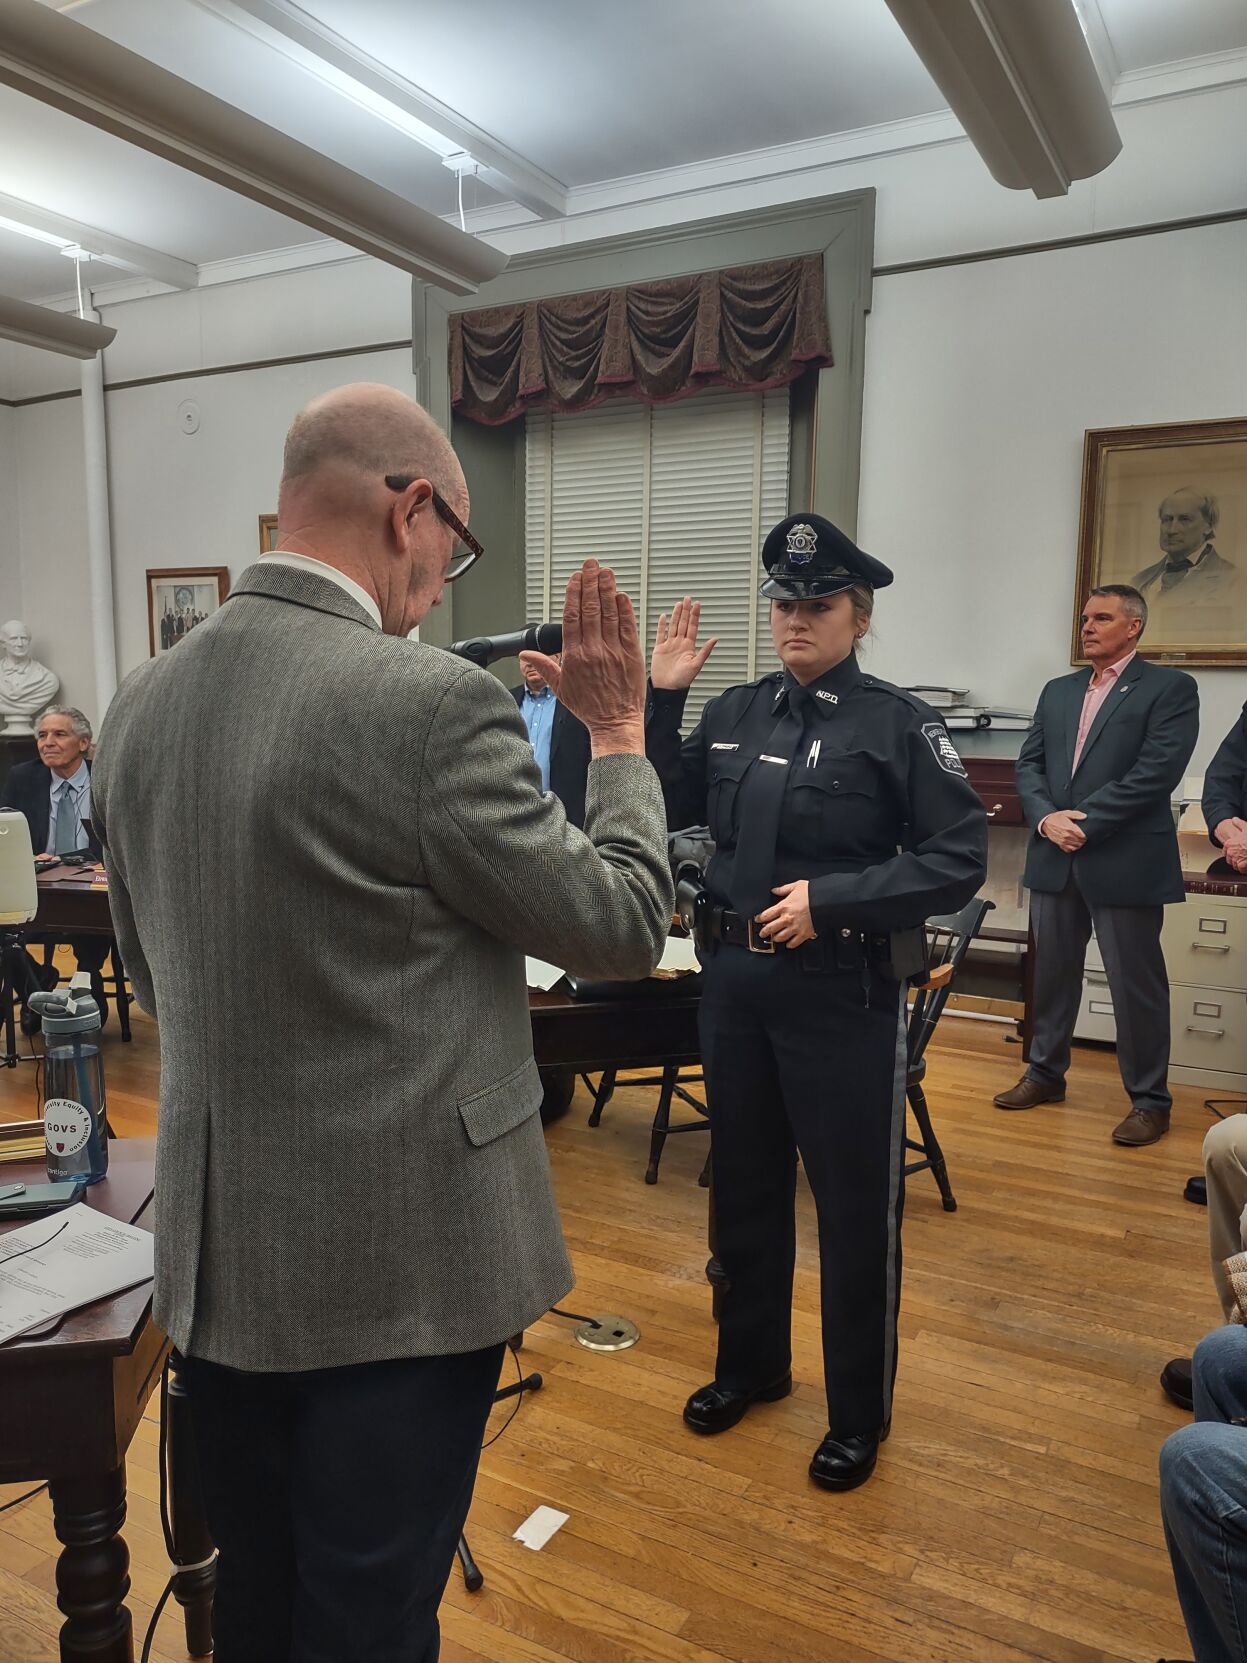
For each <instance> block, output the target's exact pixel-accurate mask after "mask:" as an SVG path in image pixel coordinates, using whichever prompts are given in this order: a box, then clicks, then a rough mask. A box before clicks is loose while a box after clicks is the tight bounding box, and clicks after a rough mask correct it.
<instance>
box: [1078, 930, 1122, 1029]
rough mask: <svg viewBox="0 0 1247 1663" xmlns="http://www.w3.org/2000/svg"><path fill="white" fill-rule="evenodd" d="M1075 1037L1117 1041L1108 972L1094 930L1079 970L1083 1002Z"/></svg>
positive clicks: (1079, 1009)
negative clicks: (1080, 971)
mask: <svg viewBox="0 0 1247 1663" xmlns="http://www.w3.org/2000/svg"><path fill="white" fill-rule="evenodd" d="M1074 1038H1075V1039H1100V1040H1107V1041H1108V1042H1109V1044H1110V1045H1114V1044H1116V1042H1117V1024H1116V1022H1115V1021H1114V1019H1113V999H1112V995H1111V994H1110V993H1109V990H1108V973H1107V971H1106V970H1105V968H1104V958H1103V955H1102V954H1101V952H1100V944H1099V942H1098V941H1097V940H1096V938H1095V932H1094V931H1092V934H1091V940H1090V941H1089V942H1088V943H1087V958H1086V963H1085V964H1084V966H1083V973H1082V1001H1081V1003H1080V1004H1079V1007H1078V1017H1077V1019H1076V1021H1075V1023H1074Z"/></svg>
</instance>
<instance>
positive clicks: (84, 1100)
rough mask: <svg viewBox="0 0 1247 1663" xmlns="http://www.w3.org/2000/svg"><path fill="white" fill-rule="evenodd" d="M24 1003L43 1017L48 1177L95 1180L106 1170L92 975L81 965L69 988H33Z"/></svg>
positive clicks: (104, 1118)
mask: <svg viewBox="0 0 1247 1663" xmlns="http://www.w3.org/2000/svg"><path fill="white" fill-rule="evenodd" d="M27 1003H28V1004H29V1006H30V1008H31V1010H33V1011H36V1012H37V1013H38V1014H39V1016H40V1017H41V1018H42V1019H43V1068H44V1104H43V1131H44V1137H45V1139H46V1141H47V1162H48V1177H49V1178H50V1179H51V1180H52V1181H53V1182H57V1181H59V1180H60V1179H63V1178H73V1179H76V1180H77V1181H78V1182H79V1183H82V1184H98V1183H99V1181H100V1179H101V1178H104V1177H107V1175H108V1118H107V1114H106V1110H105V1102H104V1065H103V1063H102V1061H101V1060H100V1048H99V1045H98V1044H97V1043H96V1035H97V1034H98V1033H99V1031H100V1012H99V1007H98V1006H97V1005H96V1003H95V1000H94V999H93V998H92V996H91V978H90V976H89V974H88V973H87V972H86V971H85V970H80V971H79V972H78V973H77V975H76V976H74V978H73V979H72V981H71V982H70V984H69V986H68V987H67V988H58V989H56V991H55V992H52V993H32V994H31V996H30V999H29V1000H28V1001H27Z"/></svg>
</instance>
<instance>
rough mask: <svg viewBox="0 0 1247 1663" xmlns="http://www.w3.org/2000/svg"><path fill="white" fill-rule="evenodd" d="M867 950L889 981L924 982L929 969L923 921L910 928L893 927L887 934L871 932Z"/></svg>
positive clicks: (871, 960)
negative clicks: (897, 928) (894, 928)
mask: <svg viewBox="0 0 1247 1663" xmlns="http://www.w3.org/2000/svg"><path fill="white" fill-rule="evenodd" d="M866 939H867V951H868V953H869V956H870V962H871V964H872V965H873V966H874V967H875V969H876V970H878V972H879V974H880V975H881V976H886V977H887V979H888V980H889V981H890V982H909V983H910V984H911V985H913V986H915V987H916V986H917V984H918V983H919V982H925V981H926V979H927V972H928V968H929V960H928V956H927V932H926V930H925V929H923V927H922V925H921V924H915V925H914V926H913V928H912V929H908V930H890V931H888V932H887V933H886V934H884V935H869V936H868V937H867V938H866Z"/></svg>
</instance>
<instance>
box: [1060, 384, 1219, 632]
mask: <svg viewBox="0 0 1247 1663" xmlns="http://www.w3.org/2000/svg"><path fill="white" fill-rule="evenodd" d="M1102 583H1129V584H1132V585H1133V586H1134V588H1136V589H1138V590H1140V591H1141V593H1142V595H1143V598H1144V599H1145V600H1146V602H1147V608H1148V621H1147V628H1146V629H1145V630H1144V632H1143V639H1142V641H1141V642H1140V644H1139V652H1140V655H1141V656H1142V657H1143V658H1150V659H1155V660H1158V661H1160V662H1162V663H1174V664H1191V665H1214V664H1228V665H1232V664H1247V417H1243V418H1241V419H1234V420H1229V421H1215V422H1176V423H1172V424H1169V425H1167V426H1161V427H1105V428H1092V429H1090V430H1089V431H1088V432H1087V435H1086V439H1085V442H1084V446H1083V470H1082V511H1081V515H1080V517H1079V528H1078V582H1077V586H1076V589H1075V593H1074V631H1073V645H1072V648H1071V658H1070V662H1071V663H1073V664H1085V663H1086V662H1087V660H1086V659H1085V658H1083V657H1082V654H1081V645H1080V641H1079V629H1078V619H1079V615H1080V613H1081V611H1082V605H1083V601H1084V600H1085V599H1086V596H1087V591H1088V590H1089V589H1094V588H1096V587H1097V585H1099V584H1102Z"/></svg>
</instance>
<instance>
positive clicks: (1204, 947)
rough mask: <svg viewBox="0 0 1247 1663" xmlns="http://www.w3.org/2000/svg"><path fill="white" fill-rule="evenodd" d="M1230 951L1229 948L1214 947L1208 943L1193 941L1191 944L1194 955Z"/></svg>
mask: <svg viewBox="0 0 1247 1663" xmlns="http://www.w3.org/2000/svg"><path fill="white" fill-rule="evenodd" d="M1229 950H1230V949H1229V948H1228V947H1214V946H1213V945H1212V943H1211V942H1208V941H1192V943H1191V951H1192V952H1193V953H1228V952H1229Z"/></svg>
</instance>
